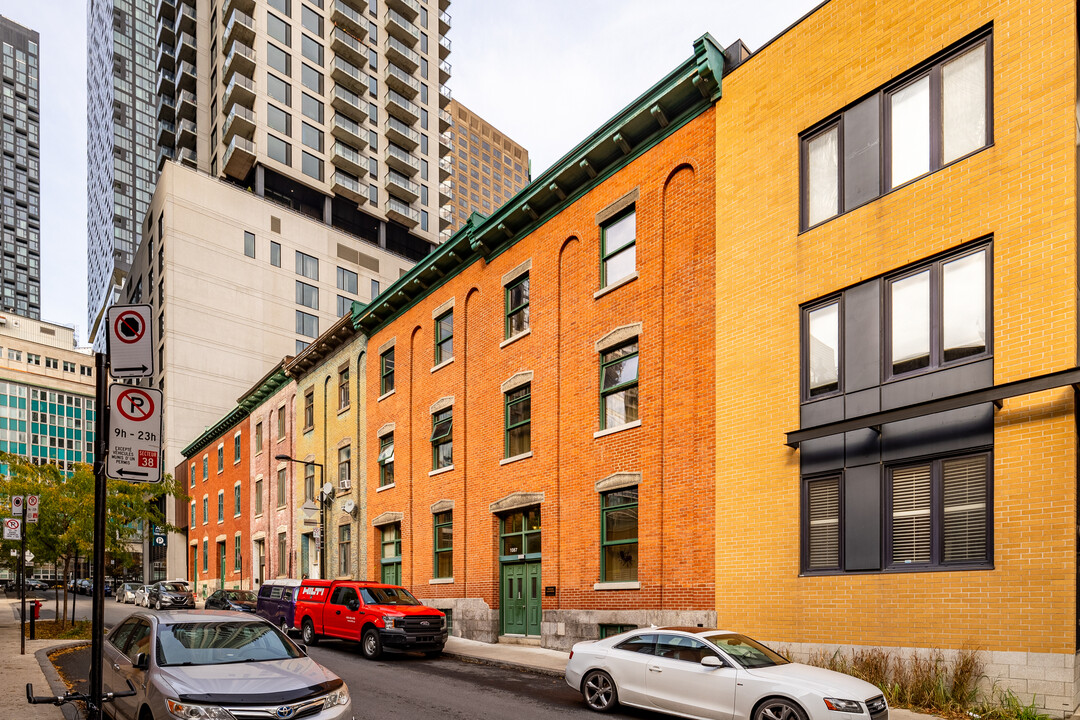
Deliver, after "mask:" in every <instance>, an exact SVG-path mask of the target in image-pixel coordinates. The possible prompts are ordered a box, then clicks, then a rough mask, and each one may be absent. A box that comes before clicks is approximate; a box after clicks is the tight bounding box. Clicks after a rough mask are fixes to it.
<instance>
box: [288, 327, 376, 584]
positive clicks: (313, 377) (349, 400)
mask: <svg viewBox="0 0 1080 720" xmlns="http://www.w3.org/2000/svg"><path fill="white" fill-rule="evenodd" d="M350 318H351V316H350V315H346V316H345V317H343V318H341V319H340V320H338V322H336V323H334V325H333V326H331V327H330V328H329V329H328V330H327V331H326V332H324V333H323V334H322V335H320V336H319V337H318V338H317V339H316V340H315V341H314V342H312V343H311V345H309V346H308V347H307V348H306V349H305V350H304V351H303V352H301V353H300V354H299V355H297V356H296V357H295V358H294V359H293V360H292V362H291V363H289V365H288V366H287V367H286V368H285V372H286V373H287V374H288V375H289V376H290V377H292V378H293V379H294V380H295V382H296V413H295V418H296V421H295V426H294V427H293V428H292V434H293V438H294V447H295V454H294V455H292V459H293V460H295V462H293V463H288V461H285V462H287V463H288V464H290V465H293V467H292V469H291V470H290V472H293V473H295V475H294V477H295V478H296V482H295V483H294V487H295V493H294V494H295V497H294V499H293V500H294V506H295V507H297V508H301V511H300V512H299V513H297V515H296V518H295V523H294V527H293V532H294V533H295V537H297V538H298V539H299V542H298V543H297V552H298V557H297V560H296V567H297V568H299V571H298V573H297V577H312V578H339V577H344V578H361V577H363V575H362V573H363V572H364V571H363V568H365V567H366V562H367V556H366V549H365V544H364V538H365V532H364V525H363V523H364V518H365V516H366V507H367V499H366V496H365V494H364V492H363V489H364V484H363V481H362V480H363V468H364V455H363V453H364V449H365V443H364V442H363V439H364V437H365V435H364V432H365V428H366V427H367V422H366V417H365V413H364V407H365V401H364V395H363V393H361V392H360V391H359V390H358V388H362V387H363V383H360V382H359V381H358V378H360V377H363V373H364V372H365V369H366V364H365V348H366V345H367V338H366V337H365V336H364V335H363V334H362V333H358V332H356V331H355V330H353V328H352V324H351V320H350ZM327 484H329V488H330V490H331V494H330V495H326V494H324V493H323V492H322V490H323V489H324V488H326V487H327ZM320 503H321V504H322V506H323V507H322V508H320ZM322 525H324V526H325V527H321V532H322V533H324V537H323V541H322V542H323V543H325V560H326V567H321V563H320V557H319V555H320V553H319V548H320V543H319V542H317V540H316V534H317V533H316V532H315V531H316V528H320V526H322Z"/></svg>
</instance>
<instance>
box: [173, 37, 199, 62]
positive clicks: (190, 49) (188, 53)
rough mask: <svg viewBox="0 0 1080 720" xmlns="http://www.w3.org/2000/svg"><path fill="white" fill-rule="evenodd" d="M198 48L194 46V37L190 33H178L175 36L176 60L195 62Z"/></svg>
mask: <svg viewBox="0 0 1080 720" xmlns="http://www.w3.org/2000/svg"><path fill="white" fill-rule="evenodd" d="M197 52H198V46H197V45H196V44H195V36H194V35H191V34H190V33H180V34H179V35H177V36H176V59H177V60H186V61H187V62H189V63H193V62H195V55H196V53H197Z"/></svg>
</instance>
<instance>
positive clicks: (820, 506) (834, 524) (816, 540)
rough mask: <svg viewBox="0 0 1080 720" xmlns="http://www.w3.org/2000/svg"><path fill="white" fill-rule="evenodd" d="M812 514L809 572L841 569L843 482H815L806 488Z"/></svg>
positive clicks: (833, 480) (834, 479) (829, 480)
mask: <svg viewBox="0 0 1080 720" xmlns="http://www.w3.org/2000/svg"><path fill="white" fill-rule="evenodd" d="M807 496H808V497H807V505H808V506H809V513H810V540H809V544H810V547H809V564H808V568H809V569H811V570H817V569H822V568H835V567H839V566H840V480H839V479H838V478H830V479H828V480H815V481H813V482H811V483H809V484H808V485H807Z"/></svg>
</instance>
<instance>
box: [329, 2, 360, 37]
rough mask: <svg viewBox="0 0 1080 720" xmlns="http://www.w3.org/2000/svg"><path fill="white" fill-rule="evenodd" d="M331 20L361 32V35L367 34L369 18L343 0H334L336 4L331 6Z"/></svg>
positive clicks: (357, 32) (356, 32)
mask: <svg viewBox="0 0 1080 720" xmlns="http://www.w3.org/2000/svg"><path fill="white" fill-rule="evenodd" d="M330 20H331V22H334V23H337V24H340V25H344V26H346V27H348V28H349V29H350V30H352V31H353V33H354V34H359V35H361V37H363V35H366V34H367V28H368V24H367V20H365V19H364V16H363V15H361V14H360V13H358V12H357V11H356V10H354V9H353V8H351V7H349V5H347V4H346V3H344V2H342V0H334V4H333V5H331V6H330Z"/></svg>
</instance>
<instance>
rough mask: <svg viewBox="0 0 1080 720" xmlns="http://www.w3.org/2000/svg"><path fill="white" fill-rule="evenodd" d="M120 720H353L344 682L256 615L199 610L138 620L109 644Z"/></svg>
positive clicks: (110, 681) (108, 666) (135, 616)
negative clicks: (235, 719)
mask: <svg viewBox="0 0 1080 720" xmlns="http://www.w3.org/2000/svg"><path fill="white" fill-rule="evenodd" d="M103 649H104V659H105V662H104V663H103V664H102V667H103V678H102V679H103V681H104V685H105V690H106V692H119V691H123V690H127V689H128V681H130V682H131V685H133V686H134V687H135V695H134V696H132V697H117V698H116V700H115V701H113V702H112V703H110V704H109V711H110V714H112V715H114V716H115V717H116V720H143V719H144V718H147V717H154V718H159V719H161V720H164V718H174V717H175V718H181V717H183V718H217V717H234V716H235V717H249V716H250V717H267V718H292V717H308V716H310V717H312V719H313V720H314V719H315V718H318V720H352V718H353V713H352V700H351V699H350V697H349V691H348V688H347V687H346V686H345V683H344V682H343V681H342V680H341V678H339V677H338V676H337V675H335V674H334V673H333V672H331V671H330V670H327V669H326V668H325V667H323V666H322V665H319V664H318V663H317V662H315V661H314V660H312V659H311V658H309V657H307V656H306V654H305V653H304V651H303V650H302V649H301V648H299V647H297V646H296V645H295V644H294V643H293V642H292V641H291V640H289V638H287V637H285V636H284V635H282V634H281V633H280V632H278V630H277V629H276V628H275V627H274V626H273V625H271V624H270V623H268V622H267V621H266V620H263V619H262V618H259V617H256V616H254V615H245V616H240V615H237V614H236V613H230V612H219V611H208V610H197V611H195V612H193V613H188V612H185V613H176V612H163V613H147V612H144V611H137V612H134V613H132V614H131V615H130V616H128V618H127V619H125V620H124V621H123V622H121V623H120V624H119V625H117V626H116V627H115V628H113V630H112V632H110V633H109V635H108V636H107V637H106V638H105V643H104V648H103Z"/></svg>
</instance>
